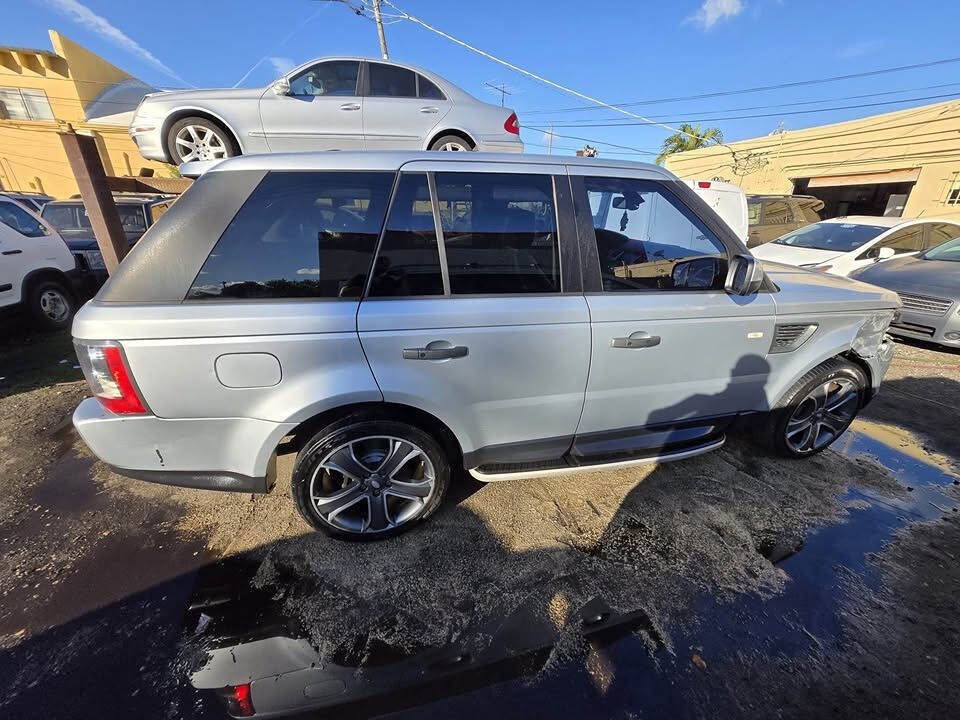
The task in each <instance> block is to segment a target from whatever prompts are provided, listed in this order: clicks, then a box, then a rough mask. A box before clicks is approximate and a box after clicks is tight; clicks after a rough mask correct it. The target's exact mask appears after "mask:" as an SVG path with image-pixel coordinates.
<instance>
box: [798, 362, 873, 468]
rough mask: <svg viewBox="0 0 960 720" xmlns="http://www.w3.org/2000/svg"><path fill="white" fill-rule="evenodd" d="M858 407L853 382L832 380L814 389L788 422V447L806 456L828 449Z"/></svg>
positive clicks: (858, 402) (841, 379) (850, 420)
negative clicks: (815, 451) (824, 448)
mask: <svg viewBox="0 0 960 720" xmlns="http://www.w3.org/2000/svg"><path fill="white" fill-rule="evenodd" d="M859 406H860V393H859V387H858V386H857V384H856V383H855V382H853V380H849V379H847V378H834V379H832V380H827V381H826V382H823V383H821V384H820V385H817V386H816V387H815V388H814V389H813V390H811V391H810V392H809V393H807V395H806V397H804V398H803V400H801V401H800V403H799V404H798V405H797V406H796V408H795V409H794V411H793V414H792V415H791V416H790V420H789V421H787V430H786V441H787V446H788V447H789V448H790V449H791V450H793V451H794V452H796V453H803V454H806V453H810V452H813V451H814V450H819V449H820V448H822V447H825V446H827V445H829V444H830V443H831V442H833V441H834V440H835V439H836V438H837V437H838V436H839V435H840V434H841V433H843V431H844V430H846V429H847V426H848V425H849V424H850V423H851V422H852V421H853V418H854V417H856V414H857V410H858V409H859Z"/></svg>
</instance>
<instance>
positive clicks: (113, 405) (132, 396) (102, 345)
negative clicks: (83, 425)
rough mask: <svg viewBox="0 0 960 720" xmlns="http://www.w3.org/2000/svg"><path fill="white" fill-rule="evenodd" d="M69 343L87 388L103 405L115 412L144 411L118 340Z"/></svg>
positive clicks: (145, 411)
mask: <svg viewBox="0 0 960 720" xmlns="http://www.w3.org/2000/svg"><path fill="white" fill-rule="evenodd" d="M73 344H74V347H76V349H77V358H78V359H79V360H80V368H81V369H82V370H83V375H84V377H85V378H86V379H87V384H88V385H89V386H90V391H91V392H92V393H93V395H94V397H96V398H97V400H99V401H100V404H101V405H103V407H105V408H106V409H107V410H109V411H110V412H112V413H116V414H117V415H146V414H147V409H146V406H145V405H144V404H143V400H142V399H141V398H140V394H139V393H138V392H137V389H136V387H135V386H134V384H133V376H132V375H131V374H130V368H129V367H128V365H127V361H126V358H125V357H124V356H123V349H122V348H121V347H120V345H119V343H115V342H110V341H105V342H84V341H80V340H74V341H73Z"/></svg>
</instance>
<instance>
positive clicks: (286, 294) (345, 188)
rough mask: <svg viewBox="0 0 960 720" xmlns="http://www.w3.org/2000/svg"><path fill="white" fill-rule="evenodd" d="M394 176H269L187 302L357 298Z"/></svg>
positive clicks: (222, 241) (219, 245)
mask: <svg viewBox="0 0 960 720" xmlns="http://www.w3.org/2000/svg"><path fill="white" fill-rule="evenodd" d="M393 178H394V176H393V174H392V173H385V172H366V173H365V172H274V173H270V174H268V175H267V176H266V177H265V178H264V179H263V181H262V182H261V183H260V185H258V186H257V188H256V190H254V191H253V193H252V194H251V195H250V197H249V198H247V200H246V202H245V203H244V204H243V206H242V207H241V208H240V211H239V212H238V213H237V215H236V217H234V219H233V220H232V221H231V222H230V224H229V225H228V226H227V229H226V230H224V232H223V235H222V236H221V237H220V239H219V240H218V241H217V244H216V245H215V246H214V248H213V250H212V251H211V253H210V256H209V257H208V258H207V260H206V262H205V263H204V264H203V267H202V268H201V270H200V273H199V274H198V275H197V277H196V279H195V280H194V282H193V286H192V287H191V288H190V290H189V292H188V293H187V299H189V300H206V299H213V300H219V299H226V298H258V299H261V298H262V299H265V298H296V297H313V298H336V297H359V296H360V295H361V294H362V292H363V287H364V285H365V284H366V278H367V272H368V271H369V268H370V262H371V258H372V256H373V251H374V247H375V245H376V241H377V237H378V235H379V234H380V228H381V225H382V224H383V217H384V215H385V214H386V208H387V202H388V199H389V195H390V187H391V185H392V184H393Z"/></svg>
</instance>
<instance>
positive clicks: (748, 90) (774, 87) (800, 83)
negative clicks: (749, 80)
mask: <svg viewBox="0 0 960 720" xmlns="http://www.w3.org/2000/svg"><path fill="white" fill-rule="evenodd" d="M957 62H960V57H952V58H943V59H941V60H931V61H929V62H923V63H914V64H912V65H899V66H897V67H891V68H882V69H878V70H867V71H865V72H859V73H848V74H846V75H834V76H832V77H826V78H813V79H810V80H795V81H793V82H787V83H779V84H776V85H758V86H756V87H751V88H740V89H737V90H721V91H717V92H710V93H701V94H699V95H683V96H679V97H671V98H656V99H652V100H635V101H632V102H625V103H616V104H615V105H614V107H618V108H622V107H635V106H637V105H654V104H659V103H668V102H679V101H680V100H700V99H703V98H713V97H726V96H729V95H742V94H746V93H755V92H766V91H768V90H782V89H784V88H792V87H803V86H806V85H821V84H824V83H832V82H840V81H842V80H852V79H854V78H861V77H873V76H876V75H884V74H886V73H895V72H905V71H907V70H919V69H922V68H928V67H935V66H937V65H948V64H951V63H957ZM590 109H593V107H592V106H590V105H578V106H574V107H566V108H553V109H552V110H528V111H527V113H528V114H534V113H550V112H576V111H578V110H590Z"/></svg>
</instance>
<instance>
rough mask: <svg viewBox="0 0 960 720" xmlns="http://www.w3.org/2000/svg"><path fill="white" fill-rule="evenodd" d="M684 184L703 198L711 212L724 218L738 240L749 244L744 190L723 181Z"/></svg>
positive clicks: (695, 181) (691, 181) (687, 182)
mask: <svg viewBox="0 0 960 720" xmlns="http://www.w3.org/2000/svg"><path fill="white" fill-rule="evenodd" d="M683 182H685V183H686V184H687V185H688V186H690V188H692V189H693V191H694V192H695V193H696V194H697V195H699V196H700V197H701V198H703V199H704V200H705V201H706V203H707V205H709V206H710V209H711V210H713V211H714V212H715V213H716V214H717V215H719V216H720V217H721V218H723V220H724V222H726V223H727V225H729V226H730V229H731V230H733V232H734V233H735V234H736V236H737V237H738V238H740V239H741V240H742V241H743V242H744V243H746V242H747V232H748V218H747V195H746V193H744V192H743V190H742V189H740V188H738V187H737V186H736V185H734V184H732V183H728V182H723V181H721V180H684V181H683Z"/></svg>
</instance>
